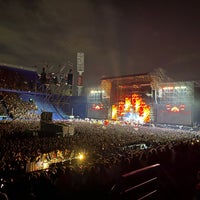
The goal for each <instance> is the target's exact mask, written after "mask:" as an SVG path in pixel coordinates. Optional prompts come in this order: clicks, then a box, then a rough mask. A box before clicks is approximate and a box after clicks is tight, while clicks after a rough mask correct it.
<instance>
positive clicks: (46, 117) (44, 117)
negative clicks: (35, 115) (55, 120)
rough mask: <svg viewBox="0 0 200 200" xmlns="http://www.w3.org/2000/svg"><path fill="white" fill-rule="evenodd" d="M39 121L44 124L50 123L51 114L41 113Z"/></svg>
mask: <svg viewBox="0 0 200 200" xmlns="http://www.w3.org/2000/svg"><path fill="white" fill-rule="evenodd" d="M41 120H42V121H45V122H51V121H52V112H42V113H41Z"/></svg>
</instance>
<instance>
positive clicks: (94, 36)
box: [0, 0, 200, 86]
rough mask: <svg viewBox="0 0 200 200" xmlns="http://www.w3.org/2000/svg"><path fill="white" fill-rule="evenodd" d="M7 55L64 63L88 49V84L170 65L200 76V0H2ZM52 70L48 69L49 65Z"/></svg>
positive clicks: (29, 62)
mask: <svg viewBox="0 0 200 200" xmlns="http://www.w3.org/2000/svg"><path fill="white" fill-rule="evenodd" d="M0 8H1V11H0V63H8V64H13V65H21V66H24V67H33V66H37V69H38V72H41V71H42V67H43V66H45V65H46V64H48V65H49V69H48V70H50V71H52V70H54V71H59V70H60V68H61V67H59V65H61V66H63V65H66V68H65V69H64V71H68V70H69V68H71V66H69V65H68V62H70V63H73V71H74V73H76V69H77V67H76V56H77V52H84V54H85V71H84V73H83V76H84V79H83V80H84V85H86V86H95V85H98V84H99V83H100V78H101V77H102V76H118V75H128V74H136V73H146V72H150V71H152V70H153V69H155V68H163V69H164V70H166V72H167V74H168V75H169V76H170V77H172V78H174V79H175V80H196V79H200V5H199V3H198V1H192V0H190V1H189V0H188V1H177V0H174V1H170V0H169V1H168V0H167V1H162V0H159V1H154V0H146V1H145V0H35V1H34V0H30V1H29V0H0ZM48 70H47V71H48Z"/></svg>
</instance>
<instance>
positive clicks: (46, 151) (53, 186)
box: [0, 120, 200, 200]
mask: <svg viewBox="0 0 200 200" xmlns="http://www.w3.org/2000/svg"><path fill="white" fill-rule="evenodd" d="M62 123H68V122H64V121H63V122H62ZM72 123H73V125H74V128H75V132H74V134H73V135H70V136H64V137H63V136H62V135H56V134H55V136H51V137H41V136H40V122H39V121H20V120H14V121H11V122H3V123H1V124H0V126H1V140H0V142H1V145H0V152H1V154H0V167H1V170H0V173H1V174H0V176H1V190H2V192H5V193H6V194H7V195H8V198H9V200H13V199H43V198H45V199H46V198H47V197H48V198H50V199H67V198H68V197H71V195H73V196H74V197H76V196H77V195H82V196H83V197H87V198H88V199H93V198H95V199H112V187H113V186H114V185H115V184H116V183H117V182H118V181H119V179H120V175H122V174H124V173H127V172H130V171H132V170H135V169H139V168H142V167H145V166H148V165H151V164H155V163H160V164H161V170H162V171H161V172H162V173H161V175H162V177H161V192H162V195H163V196H162V199H173V197H174V199H181V198H182V199H183V197H184V199H191V197H192V196H194V195H195V190H194V188H195V184H196V174H197V171H198V170H199V167H200V161H199V159H198V158H199V156H200V152H199V147H200V143H199V139H200V138H199V136H200V135H199V133H198V132H192V131H185V130H181V129H177V130H174V129H163V128H158V127H144V126H140V127H137V128H136V127H133V126H131V125H120V124H112V123H110V124H107V125H106V126H105V125H104V124H103V123H100V122H94V121H90V120H88V121H85V120H78V121H77V120H76V121H73V122H72ZM11 130H12V131H11ZM137 144H145V147H146V148H138V147H141V146H138V145H137ZM79 153H83V155H84V158H83V159H78V156H76V155H78V154H79ZM44 155H45V160H47V162H48V161H49V165H48V167H47V168H45V167H44V169H42V170H35V171H34V170H32V171H30V172H28V171H27V166H29V165H28V163H30V162H34V163H37V162H38V161H39V160H41V158H43V157H44ZM53 156H54V158H57V159H59V162H52V163H51V162H50V160H52V158H51V157H53ZM38 158H40V159H38ZM183 189H185V190H183Z"/></svg>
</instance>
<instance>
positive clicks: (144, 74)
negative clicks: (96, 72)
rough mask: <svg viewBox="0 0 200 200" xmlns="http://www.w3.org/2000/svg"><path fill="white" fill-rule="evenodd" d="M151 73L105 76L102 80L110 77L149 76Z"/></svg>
mask: <svg viewBox="0 0 200 200" xmlns="http://www.w3.org/2000/svg"><path fill="white" fill-rule="evenodd" d="M147 75H150V73H149V72H147V73H140V74H129V75H122V76H108V77H106V76H103V77H102V78H101V79H100V80H108V79H118V78H129V77H137V76H147Z"/></svg>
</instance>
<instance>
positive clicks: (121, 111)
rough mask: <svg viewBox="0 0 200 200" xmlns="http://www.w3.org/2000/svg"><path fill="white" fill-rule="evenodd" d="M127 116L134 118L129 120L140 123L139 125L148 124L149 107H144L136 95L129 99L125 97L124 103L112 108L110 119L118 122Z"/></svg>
mask: <svg viewBox="0 0 200 200" xmlns="http://www.w3.org/2000/svg"><path fill="white" fill-rule="evenodd" d="M127 114H129V116H134V118H132V119H130V120H133V121H136V122H137V121H140V123H147V122H150V106H149V105H146V103H145V102H144V101H143V99H142V98H141V97H140V96H139V95H138V94H132V95H131V98H129V97H125V98H124V102H119V103H118V105H113V106H112V119H114V120H118V119H119V118H123V117H125V116H126V115H127ZM130 118H131V117H130Z"/></svg>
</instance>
